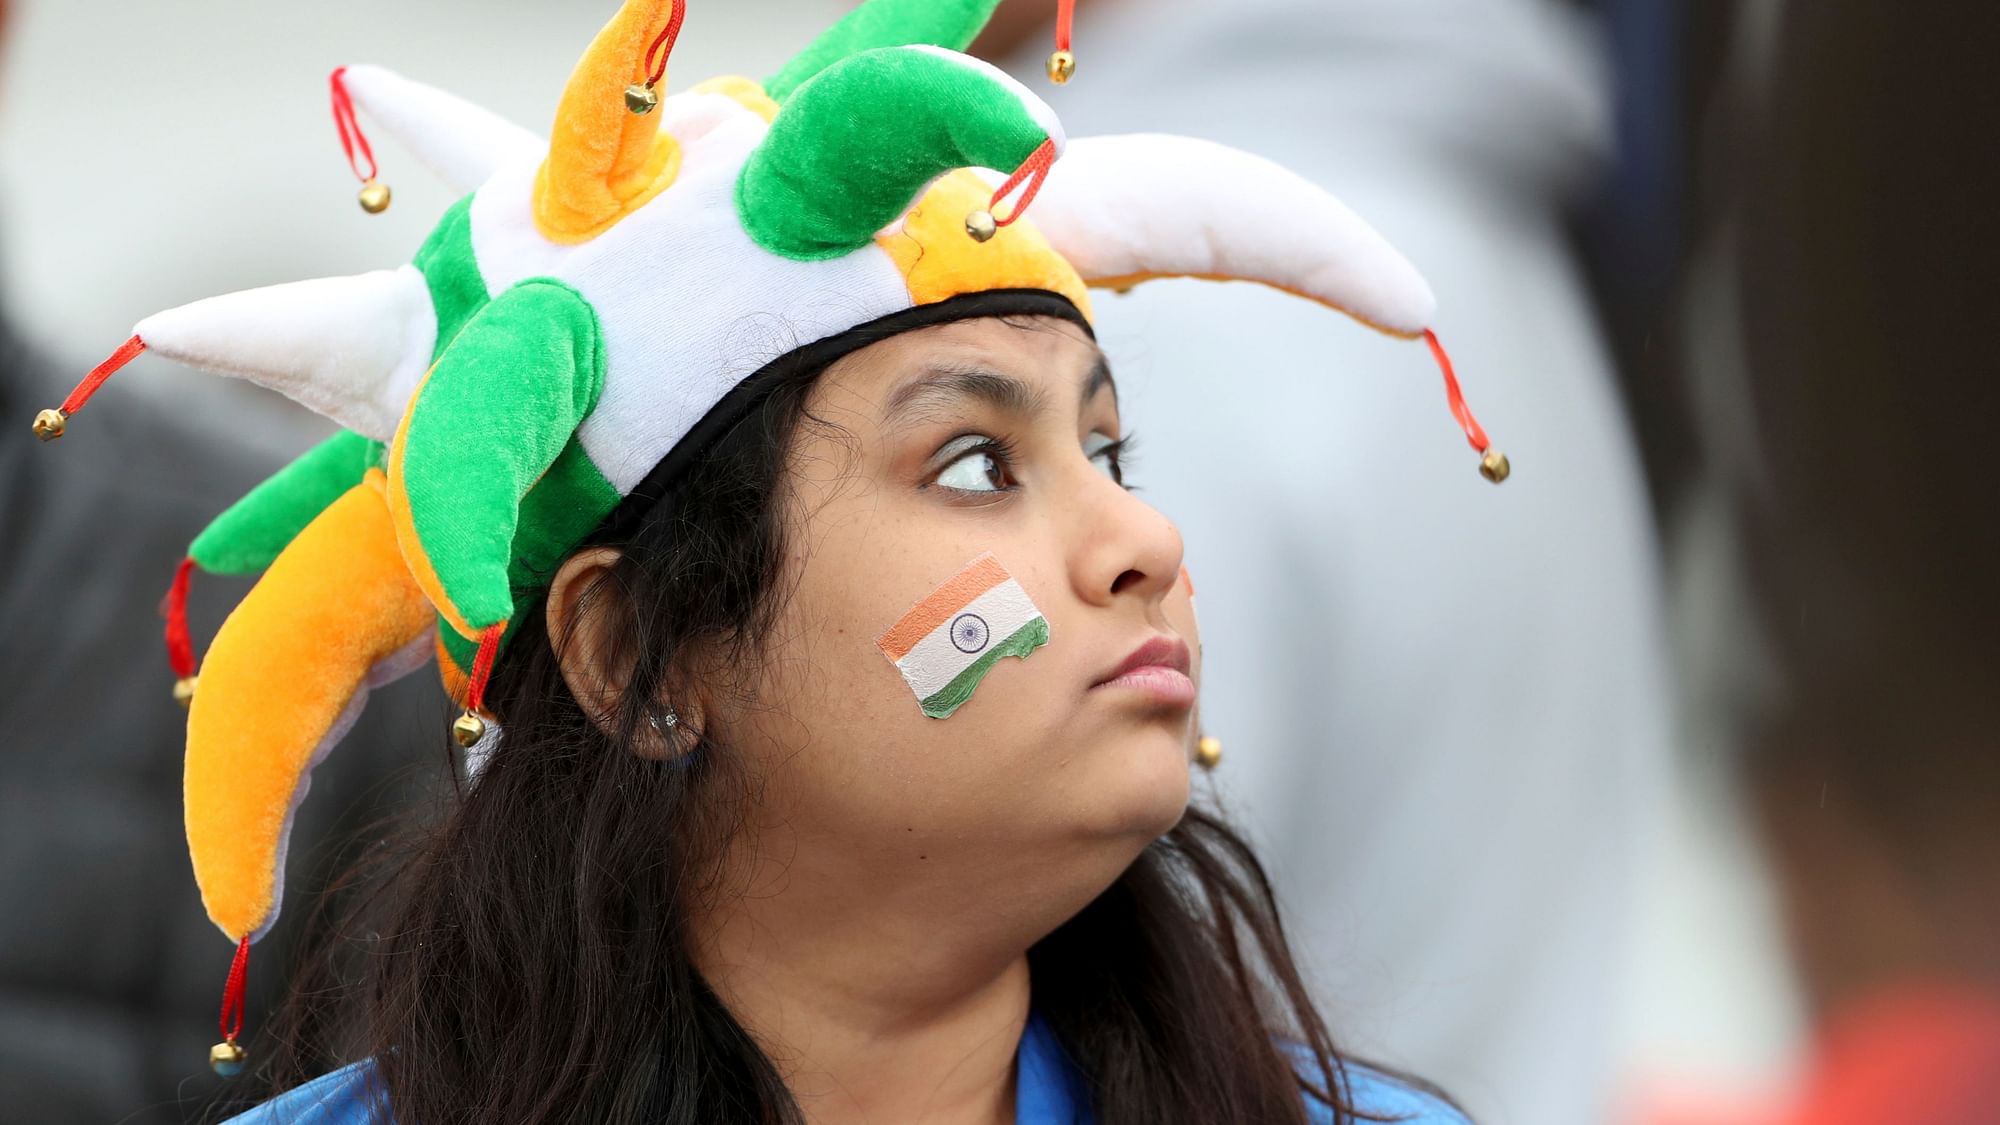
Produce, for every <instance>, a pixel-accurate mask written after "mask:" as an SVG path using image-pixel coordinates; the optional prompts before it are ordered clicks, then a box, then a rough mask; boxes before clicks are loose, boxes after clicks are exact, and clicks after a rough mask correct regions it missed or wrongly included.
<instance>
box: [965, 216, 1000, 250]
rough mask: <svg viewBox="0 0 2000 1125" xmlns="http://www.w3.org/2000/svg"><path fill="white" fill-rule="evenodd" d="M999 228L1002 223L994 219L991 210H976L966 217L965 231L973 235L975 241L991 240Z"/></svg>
mask: <svg viewBox="0 0 2000 1125" xmlns="http://www.w3.org/2000/svg"><path fill="white" fill-rule="evenodd" d="M999 229H1000V224H998V223H996V222H994V221H993V212H991V211H974V212H973V213H972V214H970V215H967V216H966V217H965V233H967V234H969V235H971V236H972V241H974V242H986V241H989V240H991V239H992V237H993V235H994V233H995V232H997V231H998V230H999Z"/></svg>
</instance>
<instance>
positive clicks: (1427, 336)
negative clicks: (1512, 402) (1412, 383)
mask: <svg viewBox="0 0 2000 1125" xmlns="http://www.w3.org/2000/svg"><path fill="white" fill-rule="evenodd" d="M1424 342H1425V343H1427V344H1429V345H1430V346H1431V355H1432V356H1434V357H1436V358H1437V365H1438V370H1440V371H1442V372H1444V398H1445V402H1446V403H1447V404H1449V405H1450V406H1451V416H1452V417H1453V418H1456V419H1458V428H1459V429H1461V430H1464V431H1465V440H1467V441H1469V442H1471V443H1472V449H1473V452H1475V453H1484V452H1486V450H1487V448H1488V447H1489V446H1491V445H1492V444H1493V443H1492V442H1490V441H1487V440H1486V430H1485V428H1484V427H1482V426H1480V424H1479V419H1477V418H1474V417H1473V416H1472V408H1471V407H1469V406H1467V405H1465V394H1464V393H1463V392H1462V391H1460V390H1459V389H1458V375H1457V374H1456V373H1455V372H1453V371H1452V369H1451V357H1450V356H1448V355H1446V354H1445V351H1444V345H1443V344H1440V343H1438V338H1437V333H1435V332H1432V331H1431V330H1430V329H1428V328H1426V329H1424Z"/></svg>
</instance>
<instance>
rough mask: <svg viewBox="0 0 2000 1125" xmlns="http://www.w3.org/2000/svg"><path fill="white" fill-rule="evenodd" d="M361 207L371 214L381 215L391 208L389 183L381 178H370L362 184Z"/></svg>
mask: <svg viewBox="0 0 2000 1125" xmlns="http://www.w3.org/2000/svg"><path fill="white" fill-rule="evenodd" d="M360 198H361V209H362V210H363V211H366V212H368V213H369V214H370V215H380V214H381V213H382V212H384V211H387V210H388V209H389V185H388V184H385V183H383V182H382V181H381V180H369V181H368V182H367V183H365V184H362V185H361V197H360Z"/></svg>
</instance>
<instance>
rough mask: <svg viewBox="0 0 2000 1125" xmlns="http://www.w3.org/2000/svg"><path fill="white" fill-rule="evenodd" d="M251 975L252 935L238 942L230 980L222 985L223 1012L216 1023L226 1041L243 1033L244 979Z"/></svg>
mask: <svg viewBox="0 0 2000 1125" xmlns="http://www.w3.org/2000/svg"><path fill="white" fill-rule="evenodd" d="M249 975H250V935H249V934H244V935H243V940H242V941H240V942H237V943H236V959H235V960H234V961H231V962H230V963H229V980H228V981H227V982H226V983H225V984H223V986H222V1014H221V1015H220V1016H218V1017H217V1018H216V1021H215V1024H216V1027H217V1028H218V1029H220V1030H221V1032H222V1039H223V1041H224V1042H226V1043H234V1042H236V1037H237V1036H239V1035H241V1034H243V981H244V978H246V977H248V976H249Z"/></svg>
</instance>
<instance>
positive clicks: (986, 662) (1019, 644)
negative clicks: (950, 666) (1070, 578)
mask: <svg viewBox="0 0 2000 1125" xmlns="http://www.w3.org/2000/svg"><path fill="white" fill-rule="evenodd" d="M1048 643H1049V620H1048V618H1046V617H1040V616H1037V617H1036V618H1035V619H1034V620H1033V621H1030V622H1028V623H1027V624H1026V625H1023V626H1021V627H1020V628H1019V629H1016V630H1014V634H1013V635H1012V636H1010V637H1008V638H1007V639H1006V640H1004V641H1001V642H1000V643H999V644H997V645H994V646H993V647H992V648H989V649H987V650H986V651H985V652H982V653H980V654H979V659H977V660H975V661H973V662H972V666H971V667H969V668H967V669H966V670H965V671H963V672H960V673H959V674H958V675H956V676H953V677H952V678H951V682H950V683H948V684H946V685H944V686H943V687H942V688H939V689H938V690H937V692H936V693H935V694H933V695H931V696H930V697H929V698H927V699H925V700H924V701H923V709H924V714H926V715H929V716H930V717H931V718H933V719H944V718H949V717H950V716H951V713H952V712H953V711H956V710H958V709H959V708H960V707H962V706H964V705H965V701H966V700H968V699H971V698H972V689H973V688H976V687H978V686H979V681H980V680H982V679H984V678H986V673H987V671H988V670H989V669H991V668H992V667H993V665H995V664H997V663H999V660H1000V658H1001V657H1003V656H1026V655H1028V654H1029V653H1031V652H1033V651H1035V650H1036V649H1038V648H1040V647H1042V646H1043V645H1045V644H1048Z"/></svg>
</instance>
